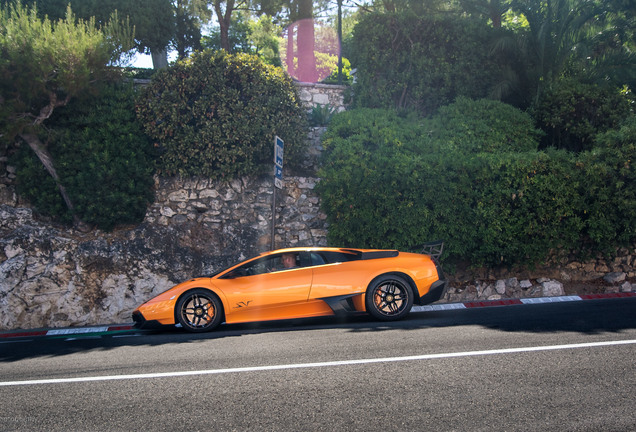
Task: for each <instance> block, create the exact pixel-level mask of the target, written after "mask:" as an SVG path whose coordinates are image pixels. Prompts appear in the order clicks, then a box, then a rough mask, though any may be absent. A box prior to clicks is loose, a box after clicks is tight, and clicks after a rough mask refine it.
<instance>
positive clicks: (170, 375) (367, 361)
mask: <svg viewBox="0 0 636 432" xmlns="http://www.w3.org/2000/svg"><path fill="white" fill-rule="evenodd" d="M629 344H636V339H630V340H619V341H605V342H590V343H579V344H568V345H548V346H538V347H522V348H505V349H498V350H486V351H466V352H457V353H442V354H423V355H415V356H405V357H384V358H376V359H359V360H341V361H331V362H321V363H297V364H287V365H270V366H252V367H242V368H230V369H208V370H197V371H177V372H163V373H149V374H134V375H104V376H92V377H90V376H89V377H77V378H55V379H53V378H52V379H39V380H26V381H4V382H0V387H8V386H25V385H40V384H64V383H84V382H94V381H116V380H134V379H148V378H176V377H185V376H200V375H219V374H227V373H244V372H263V371H276V370H289V369H302V368H319V367H337V366H351V365H364V364H372V363H393V362H402V361H418V360H435V359H444V358H456V357H475V356H486V355H497V354H515V353H526V352H537V351H554V350H564V349H581V348H595V347H606V346H616V345H629Z"/></svg>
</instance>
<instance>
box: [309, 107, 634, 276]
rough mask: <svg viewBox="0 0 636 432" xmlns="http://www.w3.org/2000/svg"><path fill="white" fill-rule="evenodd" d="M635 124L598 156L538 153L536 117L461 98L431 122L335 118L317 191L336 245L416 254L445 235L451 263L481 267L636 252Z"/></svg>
mask: <svg viewBox="0 0 636 432" xmlns="http://www.w3.org/2000/svg"><path fill="white" fill-rule="evenodd" d="M461 113H464V114H465V115H464V116H462V115H461ZM480 118H481V119H482V124H479V121H478V119H480ZM440 125H443V127H444V128H443V130H439V127H440ZM635 126H636V124H635V123H634V122H633V121H632V122H631V123H627V124H626V125H625V126H624V127H623V128H622V129H620V131H617V132H612V133H610V132H608V133H607V134H604V135H601V136H600V137H599V138H598V141H597V143H598V144H597V146H598V147H599V148H598V149H597V150H596V151H595V152H590V153H582V154H580V155H576V154H574V153H571V152H567V151H564V150H556V149H551V150H547V151H540V150H537V148H538V145H539V137H540V133H538V132H537V130H536V129H534V127H533V126H532V121H531V119H530V118H529V116H528V115H527V114H523V113H521V112H519V111H518V110H516V109H514V108H512V107H511V106H507V105H504V104H501V103H498V102H495V103H493V102H492V101H469V100H464V99H463V100H459V101H458V102H457V103H455V104H452V105H450V106H448V107H445V108H444V109H441V110H440V111H439V113H438V115H436V116H435V117H433V118H429V119H418V118H417V117H415V116H413V115H399V114H398V113H396V112H394V111H385V110H371V109H362V110H354V111H349V112H345V113H341V114H338V115H336V116H335V117H334V118H333V120H332V122H331V123H330V125H329V128H328V130H327V132H326V134H325V139H324V146H325V153H324V161H323V169H322V171H321V172H320V177H321V178H322V180H321V182H320V183H319V185H318V190H319V193H320V194H321V199H322V205H323V210H324V211H325V212H326V214H327V217H328V221H329V224H330V227H329V242H330V243H331V244H338V245H345V246H351V247H354V246H357V247H379V248H398V249H409V248H410V247H412V246H414V245H417V244H419V243H423V242H425V241H430V240H435V239H444V240H445V241H446V249H445V250H446V252H445V259H446V260H450V261H451V262H469V263H471V264H473V265H502V264H505V265H513V264H532V263H538V262H541V261H543V260H545V259H546V258H548V257H549V256H551V255H552V254H553V253H554V252H555V251H564V252H570V251H571V250H579V251H580V252H581V255H584V254H588V253H590V252H594V251H600V250H609V249H611V248H613V247H616V246H617V244H619V243H622V244H629V242H630V241H633V240H634V239H635V238H636V235H635V233H634V228H633V227H634V226H636V219H635V218H636V216H634V215H636V207H635V206H636V200H635V191H634V185H636V181H635V180H636V178H634V177H635V175H634V170H633V160H634V159H633V158H634V152H635V150H634V142H635V136H634V134H635V133H636V128H635Z"/></svg>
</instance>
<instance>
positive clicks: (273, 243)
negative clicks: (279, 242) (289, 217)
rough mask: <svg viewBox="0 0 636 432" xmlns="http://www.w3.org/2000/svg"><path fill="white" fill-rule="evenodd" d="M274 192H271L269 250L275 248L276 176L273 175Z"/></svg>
mask: <svg viewBox="0 0 636 432" xmlns="http://www.w3.org/2000/svg"><path fill="white" fill-rule="evenodd" d="M273 186H274V193H272V239H271V242H270V250H274V249H276V248H275V247H274V246H275V243H276V241H275V238H276V177H274V184H273Z"/></svg>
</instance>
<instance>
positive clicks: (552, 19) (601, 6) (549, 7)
mask: <svg viewBox="0 0 636 432" xmlns="http://www.w3.org/2000/svg"><path fill="white" fill-rule="evenodd" d="M614 3H616V5H612V4H606V3H604V2H600V1H581V0H551V1H545V0H514V1H513V2H512V6H513V10H514V11H515V12H517V13H519V14H522V15H523V16H524V17H525V18H526V20H527V22H528V27H527V30H526V31H523V32H521V33H520V34H519V36H518V40H517V50H518V51H519V52H521V53H522V54H523V57H524V59H523V69H524V71H525V74H526V75H527V77H526V79H527V80H528V81H529V83H530V84H531V86H532V87H533V88H534V91H533V92H532V94H531V98H532V101H533V102H536V101H538V100H539V99H540V98H541V94H542V92H543V91H544V89H546V88H548V87H549V86H550V85H551V84H552V83H553V82H555V81H556V80H558V79H560V78H562V77H564V76H581V77H585V76H586V75H587V77H591V76H594V75H600V76H601V77H602V80H605V81H607V79H608V78H611V77H612V76H616V77H619V76H621V74H620V73H618V72H619V71H622V72H624V73H628V74H630V73H631V75H632V76H633V71H634V70H635V69H636V67H635V66H636V64H635V62H636V58H635V57H634V55H633V54H629V53H628V52H627V51H626V50H625V45H624V44H623V43H620V42H617V41H614V43H610V44H607V43H605V41H607V39H606V37H607V33H609V34H610V36H609V38H611V39H616V38H626V37H627V38H629V37H630V35H629V34H628V35H621V34H620V33H621V32H620V31H619V29H617V28H616V27H615V26H614V25H613V24H612V19H614V20H615V21H614V24H616V22H617V21H618V18H619V17H621V15H623V17H624V16H625V14H627V16H629V14H630V12H620V10H621V9H620V8H621V7H626V6H625V5H623V4H622V2H614ZM624 3H629V1H628V2H624ZM632 7H633V5H632ZM613 9H614V10H613ZM617 9H618V10H617ZM631 14H632V19H633V12H631ZM630 25H631V29H632V31H633V28H634V27H633V21H632V23H631V24H630ZM631 37H632V40H633V33H631ZM619 58H620V59H619ZM622 76H623V77H624V76H625V75H624V74H623V75H622ZM614 84H624V82H623V83H614Z"/></svg>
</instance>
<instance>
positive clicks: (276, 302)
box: [214, 254, 312, 322]
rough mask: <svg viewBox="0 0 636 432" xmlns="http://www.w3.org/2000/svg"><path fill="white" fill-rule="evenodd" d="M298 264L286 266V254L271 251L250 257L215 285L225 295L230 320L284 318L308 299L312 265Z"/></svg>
mask: <svg viewBox="0 0 636 432" xmlns="http://www.w3.org/2000/svg"><path fill="white" fill-rule="evenodd" d="M296 256H297V258H296V263H297V264H296V265H295V266H294V267H291V268H285V267H284V266H283V264H282V261H283V254H275V255H268V256H265V257H261V258H257V259H256V260H253V261H250V262H248V263H246V264H244V265H243V266H241V267H238V268H237V269H235V270H233V271H232V272H230V273H228V274H227V275H225V276H224V277H222V278H220V279H216V280H214V285H215V286H216V287H217V288H219V289H220V290H221V291H222V292H223V293H224V295H225V297H226V299H227V303H228V305H229V310H227V311H225V315H226V321H227V322H245V321H258V320H270V319H284V318H287V317H288V316H290V314H292V315H293V313H292V311H293V308H294V307H295V306H296V305H298V304H299V303H300V304H302V303H306V302H307V298H308V297H309V290H310V288H311V281H312V270H311V267H301V266H300V265H299V264H300V260H299V257H298V254H296Z"/></svg>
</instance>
